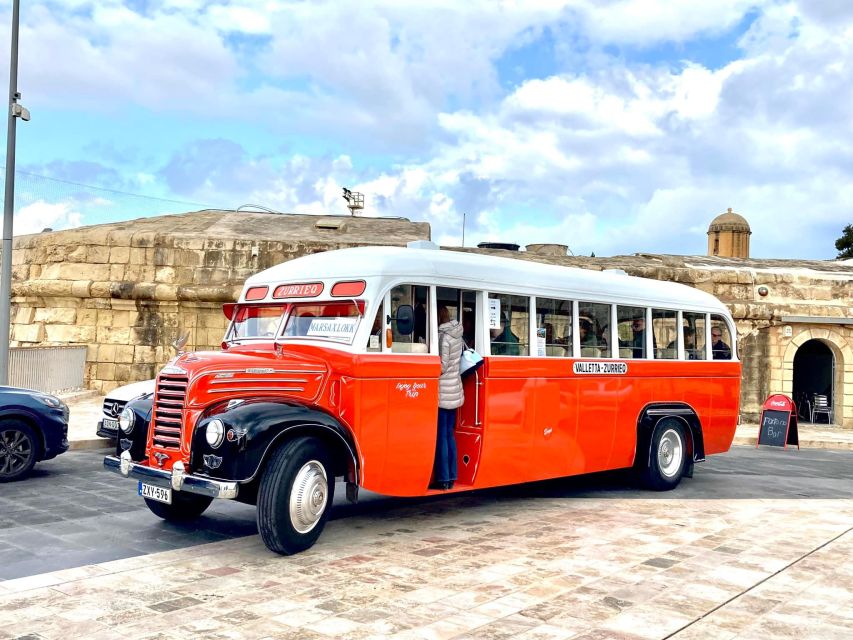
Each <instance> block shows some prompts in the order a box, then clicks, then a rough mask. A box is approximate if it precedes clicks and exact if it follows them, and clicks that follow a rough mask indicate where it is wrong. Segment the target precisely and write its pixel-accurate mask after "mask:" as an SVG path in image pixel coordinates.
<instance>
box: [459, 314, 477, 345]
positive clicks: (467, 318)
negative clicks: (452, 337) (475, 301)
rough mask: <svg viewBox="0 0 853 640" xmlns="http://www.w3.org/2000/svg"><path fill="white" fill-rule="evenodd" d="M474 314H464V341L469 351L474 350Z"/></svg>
mask: <svg viewBox="0 0 853 640" xmlns="http://www.w3.org/2000/svg"><path fill="white" fill-rule="evenodd" d="M474 335H475V334H474V312H473V311H466V312H464V313H463V314H462V340H463V341H464V342H465V346H466V347H468V348H469V349H473V348H474Z"/></svg>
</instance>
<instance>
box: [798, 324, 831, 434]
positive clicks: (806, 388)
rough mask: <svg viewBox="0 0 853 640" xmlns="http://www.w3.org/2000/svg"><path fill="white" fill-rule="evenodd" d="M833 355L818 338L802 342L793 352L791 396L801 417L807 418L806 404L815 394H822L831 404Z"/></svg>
mask: <svg viewBox="0 0 853 640" xmlns="http://www.w3.org/2000/svg"><path fill="white" fill-rule="evenodd" d="M834 379H835V356H833V354H832V350H831V349H830V348H829V347H828V346H826V345H825V344H824V343H823V342H821V341H820V340H808V341H807V342H804V343H803V344H802V346H800V348H799V349H797V353H796V354H794V384H793V396H794V401H795V402H796V403H797V410H798V412H799V414H800V417H801V418H804V419H808V406H809V404H808V403H807V402H806V401H808V402H811V400H812V398H813V397H814V395H815V394H820V395H824V396H826V397H827V400H828V401H829V406H830V407H831V406H833V391H834V389H833V381H834Z"/></svg>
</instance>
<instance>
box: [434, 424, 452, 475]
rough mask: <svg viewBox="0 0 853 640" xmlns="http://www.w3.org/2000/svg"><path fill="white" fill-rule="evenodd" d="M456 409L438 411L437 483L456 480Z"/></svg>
mask: <svg viewBox="0 0 853 640" xmlns="http://www.w3.org/2000/svg"><path fill="white" fill-rule="evenodd" d="M455 428H456V409H439V410H438V440H437V442H436V445H435V481H436V482H453V481H455V480H456V438H455V437H454V435H453V432H454V430H455Z"/></svg>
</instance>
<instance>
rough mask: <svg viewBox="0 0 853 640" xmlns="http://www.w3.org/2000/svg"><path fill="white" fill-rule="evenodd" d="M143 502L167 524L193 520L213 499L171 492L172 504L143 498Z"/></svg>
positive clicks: (182, 492)
mask: <svg viewBox="0 0 853 640" xmlns="http://www.w3.org/2000/svg"><path fill="white" fill-rule="evenodd" d="M144 500H145V504H146V505H148V508H149V509H150V510H151V513H153V514H154V515H155V516H157V517H159V518H163V520H166V521H167V522H189V521H190V520H195V519H196V518H198V517H199V516H200V515H201V514H202V513H204V511H205V509H207V508H208V507H209V506H210V503H211V502H213V498H210V497H208V496H199V495H196V494H194V493H186V492H185V491H172V504H166V503H164V502H157V501H156V500H152V499H151V498H144Z"/></svg>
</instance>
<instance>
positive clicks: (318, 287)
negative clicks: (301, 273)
mask: <svg viewBox="0 0 853 640" xmlns="http://www.w3.org/2000/svg"><path fill="white" fill-rule="evenodd" d="M321 293H323V283H322V282H309V283H307V284H280V285H279V286H278V287H276V289H275V291H274V292H273V294H272V297H273V298H316V297H317V296H319V295H320V294H321Z"/></svg>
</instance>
